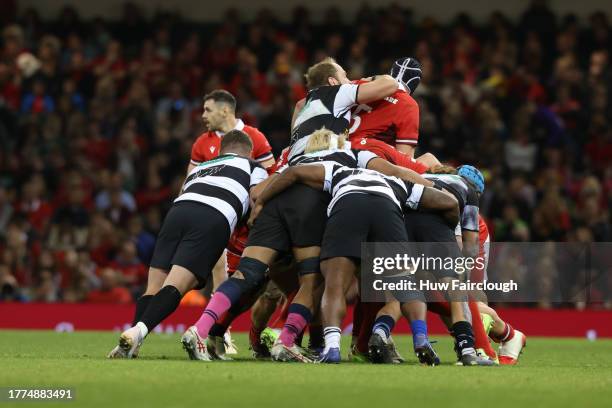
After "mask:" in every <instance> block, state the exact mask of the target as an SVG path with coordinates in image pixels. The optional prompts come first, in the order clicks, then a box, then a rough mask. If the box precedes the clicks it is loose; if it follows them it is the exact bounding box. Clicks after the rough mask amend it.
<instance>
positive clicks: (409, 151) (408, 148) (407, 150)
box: [395, 143, 415, 157]
mask: <svg viewBox="0 0 612 408" xmlns="http://www.w3.org/2000/svg"><path fill="white" fill-rule="evenodd" d="M395 148H396V149H397V151H398V152H402V153H404V154H406V155H408V156H410V157H414V150H415V148H414V145H410V144H405V143H396V144H395Z"/></svg>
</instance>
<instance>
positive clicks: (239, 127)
mask: <svg viewBox="0 0 612 408" xmlns="http://www.w3.org/2000/svg"><path fill="white" fill-rule="evenodd" d="M234 130H244V122H243V121H242V119H236V126H234ZM215 133H216V135H217V136H219V137H223V136H224V135H225V133H224V132H220V131H218V130H215Z"/></svg>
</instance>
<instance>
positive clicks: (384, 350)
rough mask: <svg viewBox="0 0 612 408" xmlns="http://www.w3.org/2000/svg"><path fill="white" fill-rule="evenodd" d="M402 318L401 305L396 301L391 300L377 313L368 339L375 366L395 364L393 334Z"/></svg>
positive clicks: (369, 350)
mask: <svg viewBox="0 0 612 408" xmlns="http://www.w3.org/2000/svg"><path fill="white" fill-rule="evenodd" d="M400 316H401V310H400V304H399V302H398V301H397V300H395V299H389V300H388V301H387V303H385V305H384V306H383V307H382V308H380V309H379V311H378V312H377V313H376V316H375V318H374V321H373V322H372V329H371V334H370V337H369V339H368V353H369V356H370V360H371V361H372V362H373V363H374V364H393V363H394V362H395V361H394V358H393V357H394V356H393V348H392V346H391V332H392V331H393V328H394V327H395V323H396V322H397V320H398V319H399V317H400ZM398 363H399V361H398Z"/></svg>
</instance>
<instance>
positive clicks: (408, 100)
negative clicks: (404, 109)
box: [393, 89, 419, 107]
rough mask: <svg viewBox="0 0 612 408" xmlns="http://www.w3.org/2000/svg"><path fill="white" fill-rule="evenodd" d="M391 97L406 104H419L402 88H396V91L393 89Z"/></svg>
mask: <svg viewBox="0 0 612 408" xmlns="http://www.w3.org/2000/svg"><path fill="white" fill-rule="evenodd" d="M393 97H394V98H396V99H398V100H400V101H401V102H402V103H404V104H406V105H410V106H416V107H418V106H419V104H418V103H417V101H416V100H415V99H414V98H413V97H412V95H410V94H409V93H408V92H406V91H404V90H403V89H398V90H397V91H395V93H394V94H393Z"/></svg>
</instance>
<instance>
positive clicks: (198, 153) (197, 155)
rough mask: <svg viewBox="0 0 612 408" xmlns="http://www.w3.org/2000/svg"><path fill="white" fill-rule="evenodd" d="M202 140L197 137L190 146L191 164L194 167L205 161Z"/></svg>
mask: <svg viewBox="0 0 612 408" xmlns="http://www.w3.org/2000/svg"><path fill="white" fill-rule="evenodd" d="M202 140H203V138H202V136H200V137H198V138H197V139H196V141H195V143H194V144H193V146H191V164H193V165H196V166H197V165H198V164H200V163H202V162H205V161H206V157H205V156H204V153H203V152H202Z"/></svg>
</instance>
